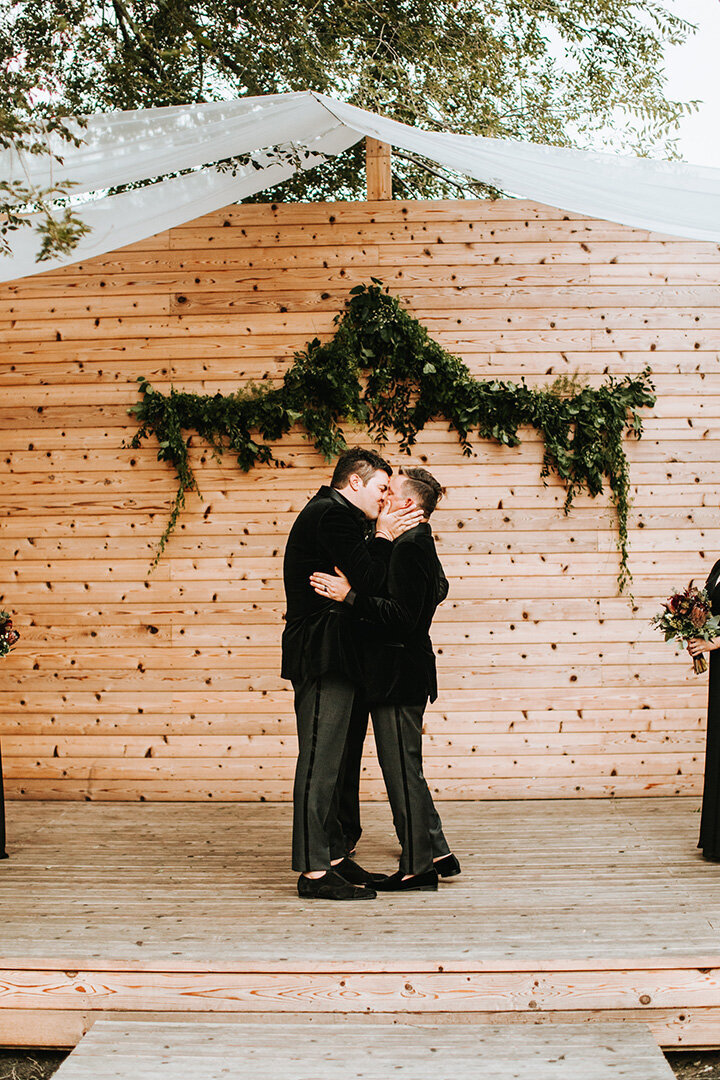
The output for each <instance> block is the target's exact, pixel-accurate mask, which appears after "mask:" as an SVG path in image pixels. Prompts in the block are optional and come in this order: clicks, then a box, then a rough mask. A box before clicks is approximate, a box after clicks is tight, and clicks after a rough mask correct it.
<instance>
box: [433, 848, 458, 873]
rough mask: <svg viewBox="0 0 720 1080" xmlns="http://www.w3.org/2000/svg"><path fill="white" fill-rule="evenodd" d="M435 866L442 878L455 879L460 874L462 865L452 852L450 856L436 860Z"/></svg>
mask: <svg viewBox="0 0 720 1080" xmlns="http://www.w3.org/2000/svg"><path fill="white" fill-rule="evenodd" d="M433 866H434V867H435V869H436V870H437V872H438V874H439V875H440V877H455V875H456V874H459V873H460V863H459V862H458V861H457V857H456V856H455V855H453V854H452V852H451V853H450V854H449V855H443V857H442V859H435V862H434V863H433Z"/></svg>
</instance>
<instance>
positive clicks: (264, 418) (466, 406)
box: [128, 278, 655, 592]
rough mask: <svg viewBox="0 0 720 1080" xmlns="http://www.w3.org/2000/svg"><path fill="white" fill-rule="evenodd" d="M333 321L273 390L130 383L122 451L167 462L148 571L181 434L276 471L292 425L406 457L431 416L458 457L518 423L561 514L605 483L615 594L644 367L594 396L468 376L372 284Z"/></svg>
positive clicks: (623, 575)
mask: <svg viewBox="0 0 720 1080" xmlns="http://www.w3.org/2000/svg"><path fill="white" fill-rule="evenodd" d="M335 324H336V326H337V330H336V333H335V336H334V337H333V338H332V340H331V341H328V342H326V343H325V344H321V343H320V341H319V340H318V339H317V338H316V339H315V340H313V341H311V342H310V344H309V345H308V346H307V348H306V349H305V350H304V351H301V352H298V353H296V354H295V356H294V358H293V364H292V366H291V367H290V368H289V370H288V371H287V372H286V374H285V377H284V380H283V384H282V386H279V387H263V386H257V385H253V384H251V385H249V386H248V387H246V388H245V389H242V390H237V391H236V392H235V393H233V394H228V395H223V394H215V395H203V394H189V393H183V392H179V391H177V390H175V389H174V388H171V390H170V393H169V394H162V393H159V392H158V391H156V390H154V389H153V388H152V386H151V385H150V383H149V382H148V381H147V379H145V378H143V377H140V378H139V380H138V381H139V383H140V387H139V390H140V393H141V394H142V400H141V401H140V402H139V403H138V404H137V405H134V406H132V408H130V409H129V410H128V411H129V412H130V413H132V414H134V415H135V417H136V418H137V420H138V424H139V428H138V431H137V432H136V434H135V435H134V436H133V438H132V440H131V441H130V443H129V446H131V447H133V448H138V447H139V446H140V445H141V443H142V441H143V439H147V438H149V437H150V436H151V435H154V436H155V437H156V438H157V440H158V442H159V444H160V449H159V451H158V458H159V460H161V461H169V462H172V464H173V465H174V466H175V470H176V472H177V475H178V491H177V495H176V497H175V501H174V503H173V506H172V510H171V513H170V518H169V520H168V523H167V525H166V527H165V531H164V532H163V535H162V537H161V538H160V542H159V545H158V550H157V554H156V556H155V559H154V561H153V563H152V567H151V569H152V568H153V567H155V566H156V565H157V562H158V560H159V558H160V556H161V555H162V553H163V551H164V549H165V545H166V543H167V540H168V538H169V536H170V534H171V533H172V531H173V529H174V527H175V525H176V523H177V520H178V517H179V515H180V511H181V510H182V508H183V507H184V505H185V493H186V492H188V491H196V492H198V494H199V488H198V485H197V481H196V479H195V476H194V474H193V472H192V469H191V468H190V464H189V461H188V442H189V440H186V438H185V435H184V433H185V432H196V433H197V434H198V435H199V436H200V437H201V438H203V439H205V440H206V441H207V442H208V443H209V444H210V445H211V446H212V449H213V452H214V454H215V455H216V456H217V457H219V456H220V455H221V454H223V453H224V452H225V451H226V450H229V451H231V452H232V453H234V454H236V455H237V461H238V465H239V466H240V468H241V469H243V470H244V471H246V472H247V471H248V470H249V469H251V468H252V467H253V466H254V465H256V464H257V463H258V462H262V463H268V462H272V461H276V463H277V464H278V465H279V466H282V465H283V464H284V462H282V461H277V459H276V458H275V456H274V454H273V450H272V448H271V446H270V445H269V444H271V443H274V442H276V441H277V440H279V439H281V438H282V436H283V435H286V434H287V433H288V432H289V431H290V429H291V428H293V427H294V426H295V425H299V426H301V427H303V428H304V429H305V433H306V436H307V438H308V439H309V441H310V442H312V444H313V445H314V446H315V447H316V449H317V450H319V452H320V453H321V454H322V455H323V457H325V458H326V459H327V460H330V459H332V458H333V457H336V456H337V455H338V454H339V453H340V452H341V451H342V450H344V449H345V447H346V442H345V438H344V435H343V430H342V427H341V423H342V422H347V421H351V422H354V423H357V424H365V425H367V427H368V431H369V434H370V436H371V438H372V439H374V440H376V441H378V442H384V441H385V440H386V439H387V436H388V434H389V433H390V432H394V433H395V434H396V435H398V436H399V438H400V449H401V450H403V451H405V452H407V453H410V451H411V448H412V446H413V444H414V443H415V440H416V437H417V435H418V433H419V432H420V431H422V429H423V428H424V426H425V424H426V423H428V421H430V420H438V419H441V418H442V419H444V420H447V422H448V424H449V426H450V428H451V429H453V430H454V431H456V432H457V436H458V440H459V442H460V445H461V447H462V450H463V453H464V454H468V455H469V454H471V453H472V446H471V442H470V437H471V435H472V434H473V433H476V434H477V435H479V436H480V437H481V438H484V439H494V440H495V441H496V442H499V443H503V444H504V445H506V446H518V445H519V444H520V436H519V429H520V428H521V427H524V426H530V427H534V428H536V429H537V430H538V431H540V432H541V433H542V436H543V439H544V443H545V452H544V455H543V464H542V471H541V476H542V477H543V478H546V477H548V476H549V475H550V474H551V473H553V474H555V475H556V476H558V477H559V478H560V479H561V480H562V482H563V484H564V485H565V491H566V498H565V512H566V513H567V512H568V511H569V510H570V507H571V506H572V503H573V500H574V498H575V496H576V495H577V493H578V492H580V491H583V490H585V491H587V492H589V493H590V495H592V496H595V495H598V494H599V493H600V492H601V491H602V490H603V485H604V483H605V482H607V483H608V485H609V487H610V492H611V497H612V501H613V504H614V506H615V509H616V512H617V521H618V549H619V551H620V572H619V575H618V584H619V589H620V592H623V591H625V590H626V589H627V587H628V585H629V583H630V581H631V580H632V577H631V574H630V570H629V567H628V532H627V521H628V511H629V505H630V501H629V486H630V478H629V469H628V462H627V458H626V456H625V451H624V447H623V438H624V436H625V434H626V433H627V434H628V435H629V436H634V437H635V438H640V436H641V434H642V418H641V415H640V413H639V410H640V409H641V408H643V407H647V406H652V405H654V403H655V395H654V393H653V391H654V387H653V384H652V381H651V378H650V375H651V372H650V369H649V368H646V369H645V370H644V371H643V372H642V373H641V374H640V375H639V376H637V377H635V378H631V377H630V376H625V377H624V378H622V379H616V378H614V377H612V376H610V377H609V378H608V380H607V381H606V382H605V383H604V384H603V385H602V386H600V387H599V388H598V389H593V388H592V387H589V386H583V385H580V384H579V383H578V381H577V380H575V379H569V380H568V379H565V378H561V379H558V380H556V382H555V383H553V384H552V385H551V386H549V387H546V388H544V389H541V388H538V389H535V388H533V387H530V386H527V385H526V384H525V381H524V379H521V381H520V383H519V384H518V383H513V382H504V381H501V380H497V379H492V380H487V381H483V380H480V379H476V378H474V377H473V376H472V375H471V374H470V372H469V370H468V368H467V367H466V366H465V364H464V363H463V362H462V360H460V359H459V358H458V357H457V356H453V355H452V354H451V353H449V352H446V350H445V349H443V348H442V347H441V346H440V345H439V344H438V343H437V342H436V341H433V339H432V338H431V337H430V335H429V334H428V332H427V330H426V329H425V327H424V326H423V325H422V324H421V323H420V322H418V320H417V319H415V318H414V317H413V316H412V315H411V314H410V313H409V312H408V311H406V310H405V309H404V308H403V307H402V306H401V305H400V303H399V301H398V300H397V299H396V297H394V296H391V295H390V294H389V291H388V290H387V289H386V288H384V287H383V284H382V282H380V281H378V280H377V278H372V284H370V285H358V286H356V287H355V288H354V289H351V291H350V299H349V300H348V301H347V302H346V305H345V310H344V311H343V312H342V313H340V314H338V315H337V316H336V317H335ZM363 382H364V383H365V386H364V389H363Z"/></svg>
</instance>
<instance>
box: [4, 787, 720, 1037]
mask: <svg viewBox="0 0 720 1080" xmlns="http://www.w3.org/2000/svg"><path fill="white" fill-rule="evenodd" d="M697 807H698V800H697V799H695V798H656V799H623V800H615V801H609V800H572V801H563V800H555V801H527V800H526V801H523V802H473V803H458V802H453V803H445V804H441V805H440V809H441V814H442V816H443V819H444V823H445V826H446V831H447V834H448V836H449V838H450V840H451V843H452V844H453V846H454V849H455V850H456V852H457V853H458V855H459V857H460V859H461V862H462V866H463V874H462V875H461V876H460V877H459V878H455V879H452V880H451V881H449V882H445V883H443V884H442V885H441V887H440V890H439V892H438V893H436V894H435V893H419V894H410V895H404V896H399V897H397V896H396V897H393V896H390V895H387V896H383V895H381V896H379V897H378V899H377V900H376V901H374V902H372V903H363V904H333V903H329V902H319V901H300V900H299V899H298V897H297V894H296V891H295V875H294V874H293V873H292V872H291V871H290V869H289V864H288V847H289V831H290V808H289V806H287V805H280V804H242V803H234V804H227V803H225V804H218V805H215V806H208V805H205V804H200V803H194V804H187V803H179V804H172V803H154V804H148V803H145V804H136V803H102V804H99V803H58V802H52V803H34V802H16V803H11V804H10V805H9V807H8V817H9V850H10V853H11V858H10V860H9V861H7V862H4V863H0V912H1V913H2V920H1V922H0V966H1V968H2V970H1V971H0V1043H1V1044H4V1045H14V1046H19V1045H35V1046H41V1045H46V1046H63V1045H65V1046H72V1045H75V1044H76V1043H77V1042H78V1041H79V1039H80V1038H81V1036H82V1034H83V1033H84V1032H85V1031H87V1030H88V1029H89V1028H90V1027H91V1026H92V1024H93V1023H94V1022H95V1020H97V1019H100V1018H102V1019H113V1020H122V1021H125V1022H131V1021H133V1020H141V1019H144V1020H153V1021H157V1022H168V1021H181V1020H187V1019H192V1018H195V1019H196V1020H205V1021H212V1022H223V1021H225V1022H227V1021H232V1020H235V1021H237V1020H239V1019H241V1018H244V1019H245V1020H252V1021H253V1022H256V1021H257V1022H267V1021H268V1020H273V1019H274V1020H277V1019H278V1016H279V1014H283V1016H284V1018H285V1019H287V1020H288V1021H292V1020H302V1021H303V1022H313V1023H328V1022H338V1020H339V1019H341V1018H342V1019H343V1020H347V1018H348V1015H352V1017H353V1018H355V1019H357V1021H358V1022H364V1023H376V1024H387V1023H388V1022H392V1021H393V1020H396V1021H401V1022H402V1023H403V1024H407V1023H420V1024H437V1023H438V1022H440V1021H442V1022H443V1023H446V1022H448V1021H451V1022H453V1023H458V1024H462V1023H480V1022H487V1023H491V1024H493V1025H497V1024H508V1023H516V1022H527V1021H530V1022H534V1023H540V1022H544V1021H547V1022H551V1021H555V1022H558V1023H568V1022H576V1023H580V1024H584V1023H588V1022H592V1021H598V1022H603V1023H604V1022H616V1021H640V1022H641V1023H647V1024H648V1025H649V1026H650V1029H651V1031H652V1032H653V1035H654V1036H655V1038H656V1040H657V1042H658V1043H659V1044H660V1045H662V1046H666V1047H697V1046H717V1045H720V865H714V864H709V863H705V862H703V860H702V859H701V858H700V856H699V854H698V852H697V850H696V847H695V844H696V839H697V828H698V823H699V816H698V814H697V812H696V811H697ZM364 818H365V827H366V835H365V837H364V838H363V840H362V842H361V845H360V849H359V854H358V857H359V859H360V861H362V862H363V863H364V864H365V865H367V866H368V867H369V868H371V869H386V870H391V869H393V868H394V865H395V860H396V855H397V846H396V843H395V840H394V836H393V835H392V829H391V823H390V818H389V811H388V810H387V807H385V806H384V805H382V804H380V805H378V804H371V805H368V806H366V807H365V810H364Z"/></svg>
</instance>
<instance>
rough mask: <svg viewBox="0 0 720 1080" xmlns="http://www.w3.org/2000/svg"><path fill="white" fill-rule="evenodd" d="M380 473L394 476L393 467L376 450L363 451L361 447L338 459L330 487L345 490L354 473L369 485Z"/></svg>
mask: <svg viewBox="0 0 720 1080" xmlns="http://www.w3.org/2000/svg"><path fill="white" fill-rule="evenodd" d="M378 471H380V472H384V473H387V474H388V476H392V467H391V466H390V465H388V463H387V461H386V460H385V458H381V457H380V455H379V454H377V453H376V452H375V451H374V450H363V448H362V447H360V446H359V447H356V448H355V449H354V450H344V451H343V453H342V454H341V455H340V457H339V458H338V459H337V463H336V465H335V470H334V472H333V474H332V480H331V481H330V486H331V487H334V488H344V487H345V485H346V484H347V482H348V480H349V479H350V477H351V476H352V474H353V473H357V475H358V476H359V477H360V479H361V480H362V482H363V484H367V482H368V480H369V479H370V477H371V476H373V475H374V474H375V473H376V472H378Z"/></svg>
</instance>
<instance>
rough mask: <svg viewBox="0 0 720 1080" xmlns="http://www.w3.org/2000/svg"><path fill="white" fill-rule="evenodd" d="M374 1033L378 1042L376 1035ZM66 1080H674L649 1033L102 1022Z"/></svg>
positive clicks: (62, 1079) (64, 1068)
mask: <svg viewBox="0 0 720 1080" xmlns="http://www.w3.org/2000/svg"><path fill="white" fill-rule="evenodd" d="M369 1035H370V1036H371V1037H369ZM56 1075H57V1080H126V1078H127V1077H133V1080H182V1078H183V1077H188V1078H192V1080H227V1077H228V1076H242V1077H243V1078H244V1080H277V1078H278V1077H280V1076H281V1077H283V1078H284V1080H306V1078H307V1077H308V1076H313V1077H316V1078H317V1080H353V1078H357V1080H361V1078H362V1080H387V1077H389V1076H400V1077H402V1076H408V1075H409V1076H411V1077H412V1078H413V1080H418V1078H420V1077H423V1076H429V1075H431V1076H432V1078H433V1080H471V1078H472V1080H476V1078H477V1080H480V1078H482V1080H578V1077H582V1078H583V1080H672V1077H673V1072H672V1069H671V1068H670V1066H669V1065H668V1063H667V1061H666V1060H665V1058H664V1057H663V1055H662V1053H661V1051H660V1050H659V1049H658V1047H657V1044H656V1043H655V1040H654V1039H653V1037H652V1035H651V1034H650V1032H649V1030H648V1029H647V1027H645V1026H644V1025H641V1024H635V1025H632V1026H630V1025H621V1024H614V1025H613V1024H602V1023H600V1024H598V1025H597V1026H596V1027H593V1028H591V1029H584V1030H583V1029H579V1028H578V1027H577V1026H576V1025H569V1024H563V1025H558V1026H556V1027H553V1028H549V1027H546V1028H540V1027H530V1028H527V1027H523V1028H522V1029H521V1030H520V1029H517V1028H516V1029H497V1028H492V1027H491V1026H490V1025H488V1024H479V1025H473V1027H471V1028H464V1029H458V1028H454V1029H452V1028H447V1027H437V1026H434V1027H432V1026H427V1027H426V1026H422V1027H412V1028H411V1027H407V1026H399V1027H398V1026H395V1027H392V1026H390V1025H382V1026H377V1027H375V1028H373V1029H372V1032H369V1031H368V1028H367V1026H363V1025H358V1024H357V1023H355V1024H353V1023H352V1022H349V1023H345V1024H343V1025H342V1027H341V1028H338V1027H337V1026H336V1025H333V1026H332V1027H331V1026H324V1027H323V1026H316V1027H309V1026H307V1025H305V1026H299V1025H289V1026H288V1025H287V1024H283V1025H282V1026H281V1027H280V1026H278V1025H275V1024H272V1025H269V1024H264V1025H261V1024H247V1023H243V1022H241V1023H238V1024H233V1025H229V1024H212V1023H196V1024H182V1023H179V1024H178V1023H176V1024H172V1023H170V1024H168V1023H162V1024H160V1023H131V1024H127V1023H117V1022H113V1021H101V1022H100V1023H98V1024H96V1026H95V1027H94V1028H93V1030H92V1031H91V1032H90V1034H89V1035H87V1036H86V1037H85V1038H84V1039H83V1041H82V1042H81V1043H80V1045H79V1046H78V1047H77V1049H76V1050H75V1051H74V1052H73V1053H72V1054H71V1055H70V1057H69V1058H67V1060H66V1061H65V1062H64V1063H63V1064H62V1065H61V1066H60V1069H59V1070H58V1072H57V1074H56Z"/></svg>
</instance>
